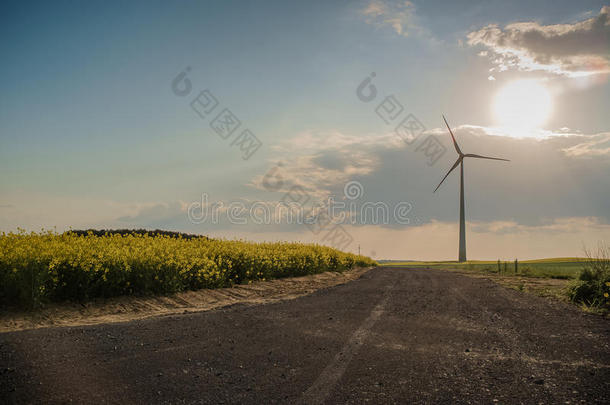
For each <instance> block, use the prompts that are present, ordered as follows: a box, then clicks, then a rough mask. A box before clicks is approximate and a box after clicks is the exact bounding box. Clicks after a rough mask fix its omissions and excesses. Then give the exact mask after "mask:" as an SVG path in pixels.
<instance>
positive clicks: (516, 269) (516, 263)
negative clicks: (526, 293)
mask: <svg viewBox="0 0 610 405" xmlns="http://www.w3.org/2000/svg"><path fill="white" fill-rule="evenodd" d="M518 271H519V261H518V260H517V259H515V274H517V272H518Z"/></svg>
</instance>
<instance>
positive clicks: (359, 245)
mask: <svg viewBox="0 0 610 405" xmlns="http://www.w3.org/2000/svg"><path fill="white" fill-rule="evenodd" d="M358 256H360V243H359V244H358Z"/></svg>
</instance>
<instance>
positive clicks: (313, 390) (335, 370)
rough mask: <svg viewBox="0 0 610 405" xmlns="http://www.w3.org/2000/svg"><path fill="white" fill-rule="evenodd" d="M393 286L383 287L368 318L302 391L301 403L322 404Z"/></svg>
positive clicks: (377, 315) (362, 343) (386, 301)
mask: <svg viewBox="0 0 610 405" xmlns="http://www.w3.org/2000/svg"><path fill="white" fill-rule="evenodd" d="M393 288H394V284H390V285H388V286H387V287H386V288H385V291H384V293H383V295H382V298H381V300H380V301H379V303H377V305H375V307H374V308H373V310H372V311H371V313H370V314H369V316H368V318H366V319H365V321H364V322H363V323H362V324H361V325H360V327H359V328H358V329H357V330H356V331H355V332H354V333H353V334H352V336H351V337H350V338H349V340H348V341H347V343H346V344H345V346H343V348H341V350H340V351H339V353H337V355H336V356H335V357H334V359H333V361H332V362H331V363H329V364H328V365H327V366H326V368H324V370H323V371H322V373H321V374H320V375H319V376H318V378H317V379H316V380H315V381H314V383H313V384H312V385H311V386H310V387H309V388H308V389H307V390H306V391H305V392H304V393H303V396H302V398H301V401H302V403H304V404H323V403H324V401H325V400H326V398H328V396H329V394H330V392H331V391H332V389H333V388H334V387H335V385H336V384H337V382H338V381H339V380H340V379H341V377H342V376H343V374H344V373H345V370H346V369H347V366H348V365H349V363H350V361H351V360H352V359H353V358H354V356H355V355H356V354H357V353H358V351H359V350H360V347H362V346H363V345H364V343H365V341H366V338H367V337H368V336H369V334H370V332H371V329H372V328H373V326H374V325H375V323H377V321H378V320H379V318H381V316H382V315H383V313H384V312H385V307H386V304H387V303H388V301H389V299H390V292H391V291H392V289H393Z"/></svg>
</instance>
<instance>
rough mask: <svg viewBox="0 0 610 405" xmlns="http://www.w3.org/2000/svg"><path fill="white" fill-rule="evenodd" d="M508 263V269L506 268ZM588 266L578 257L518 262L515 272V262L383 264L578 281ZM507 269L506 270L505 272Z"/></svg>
mask: <svg viewBox="0 0 610 405" xmlns="http://www.w3.org/2000/svg"><path fill="white" fill-rule="evenodd" d="M505 263H506V267H505ZM585 264H586V259H584V258H578V257H561V258H549V259H537V260H524V261H520V262H518V266H517V272H515V263H514V262H500V268H499V269H498V262H497V261H485V260H472V261H468V262H464V263H459V262H455V261H431V262H424V261H412V262H411V261H386V262H381V265H382V266H386V267H411V268H422V269H452V270H472V271H478V272H486V273H495V274H504V275H518V276H521V277H536V278H556V279H576V278H577V277H578V275H579V273H580V271H581V270H582V269H583V267H584V265H585ZM505 269H506V270H505Z"/></svg>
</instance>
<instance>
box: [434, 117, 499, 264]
mask: <svg viewBox="0 0 610 405" xmlns="http://www.w3.org/2000/svg"><path fill="white" fill-rule="evenodd" d="M443 121H445V125H447V129H448V130H449V134H450V135H451V140H452V141H453V146H454V147H455V151H456V152H457V153H458V158H457V160H456V161H455V163H454V164H453V166H452V167H451V169H449V171H448V172H447V174H446V175H445V177H443V179H442V180H441V182H440V183H439V184H438V186H436V188H435V189H434V192H435V193H436V190H438V188H439V187H440V186H441V184H443V182H444V181H445V179H446V178H447V176H449V173H451V172H452V171H453V169H455V168H456V167H458V166H460V250H459V255H458V261H460V262H465V261H466V223H465V219H464V158H467V157H471V158H478V159H491V160H503V161H506V162H510V160H508V159H501V158H495V157H489V156H482V155H474V154H472V153H462V150H461V149H460V147H459V145H458V143H457V141H456V140H455V136H454V135H453V132H452V131H451V128H450V127H449V124H448V123H447V119H446V118H445V116H444V115H443Z"/></svg>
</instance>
